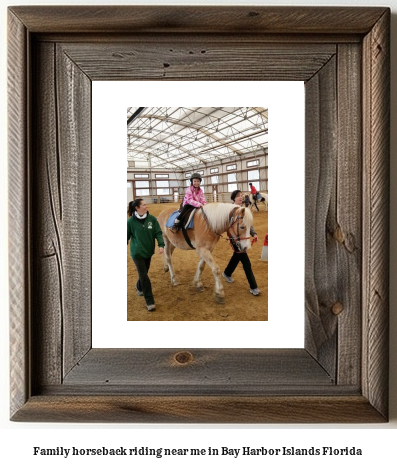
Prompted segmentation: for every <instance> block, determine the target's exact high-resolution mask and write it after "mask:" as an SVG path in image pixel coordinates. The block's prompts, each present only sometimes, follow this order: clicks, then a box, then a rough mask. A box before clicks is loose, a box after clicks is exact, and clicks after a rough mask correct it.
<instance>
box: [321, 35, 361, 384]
mask: <svg viewBox="0 0 397 471" xmlns="http://www.w3.org/2000/svg"><path fill="white" fill-rule="evenodd" d="M337 70H338V84H339V86H338V89H337V97H338V115H337V149H338V156H337V175H336V178H337V182H336V188H335V209H336V217H335V220H334V221H333V224H332V226H330V227H329V230H328V234H329V236H330V237H332V238H333V239H334V240H335V241H336V242H337V243H336V244H334V248H335V250H336V253H335V256H336V257H337V259H336V261H335V272H336V277H337V289H336V292H335V299H334V305H333V306H334V307H335V309H334V310H333V315H334V316H335V317H336V318H337V320H338V329H337V337H338V356H337V374H338V376H337V383H338V384H340V385H341V384H360V378H361V362H362V332H361V322H362V319H361V316H362V299H361V291H362V268H363V267H362V261H363V259H362V256H363V254H362V237H363V236H364V237H365V234H363V233H362V200H363V190H362V175H363V168H362V167H363V161H362V145H361V143H362V139H363V135H362V105H361V85H360V84H361V83H362V54H361V47H360V46H359V45H349V46H348V45H345V44H343V45H339V46H338V66H337Z"/></svg>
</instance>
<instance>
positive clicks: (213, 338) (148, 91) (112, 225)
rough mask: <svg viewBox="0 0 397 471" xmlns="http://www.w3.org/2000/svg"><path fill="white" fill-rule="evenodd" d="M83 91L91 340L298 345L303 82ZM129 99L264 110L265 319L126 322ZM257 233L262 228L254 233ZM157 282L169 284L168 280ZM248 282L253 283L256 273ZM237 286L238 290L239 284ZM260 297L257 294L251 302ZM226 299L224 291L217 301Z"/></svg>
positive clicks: (116, 85)
mask: <svg viewBox="0 0 397 471" xmlns="http://www.w3.org/2000/svg"><path fill="white" fill-rule="evenodd" d="M92 92H93V104H92V118H93V129H92V136H93V159H92V208H93V210H92V286H93V288H92V313H93V315H92V318H93V319H92V326H93V333H92V336H93V347H94V348H302V347H303V343H304V230H305V227H304V162H305V159H304V84H303V82H93V83H92ZM138 105H139V106H140V105H146V106H152V107H154V106H185V107H188V106H191V105H195V106H247V105H250V106H262V107H265V108H268V109H269V209H270V211H269V228H270V230H269V232H270V245H269V296H268V298H269V300H268V302H269V306H268V312H269V320H268V321H267V322H222V321H220V322H196V321H192V322H166V321H164V322H150V321H148V322H131V321H130V322H128V321H127V295H126V294H127V293H126V278H127V264H126V238H125V225H126V202H125V201H126V200H125V196H126V167H127V165H126V119H127V118H126V111H127V107H129V106H138ZM262 237H264V234H260V239H261V238H262ZM259 243H261V240H259ZM262 243H263V242H262ZM107 247H108V249H107ZM154 256H155V257H158V256H159V255H158V254H157V253H156V254H155V255H154ZM221 268H222V267H221ZM237 269H238V270H242V267H241V266H239V267H238V268H237ZM166 282H167V283H170V281H169V277H167V279H166ZM257 282H258V285H259V287H260V286H261V280H260V278H258V276H257ZM130 289H132V287H130ZM170 289H172V287H171V284H170ZM239 289H248V283H247V285H246V286H241V287H239ZM237 295H238V293H236V296H237ZM260 300H261V298H260V297H258V298H255V299H254V298H253V300H252V301H253V302H260ZM230 302H232V300H231V299H230V298H229V299H228V298H227V299H226V303H230ZM156 303H157V304H160V303H161V299H156ZM214 307H216V304H215V300H214ZM193 310H194V306H193ZM148 315H149V314H148ZM192 318H194V312H193V311H192Z"/></svg>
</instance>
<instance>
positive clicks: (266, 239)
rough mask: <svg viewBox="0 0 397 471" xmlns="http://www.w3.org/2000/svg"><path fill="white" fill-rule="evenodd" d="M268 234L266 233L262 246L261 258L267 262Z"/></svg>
mask: <svg viewBox="0 0 397 471" xmlns="http://www.w3.org/2000/svg"><path fill="white" fill-rule="evenodd" d="M267 236H268V234H266V237H265V240H264V242H263V247H262V255H261V260H265V261H266V262H267V251H268V237H267Z"/></svg>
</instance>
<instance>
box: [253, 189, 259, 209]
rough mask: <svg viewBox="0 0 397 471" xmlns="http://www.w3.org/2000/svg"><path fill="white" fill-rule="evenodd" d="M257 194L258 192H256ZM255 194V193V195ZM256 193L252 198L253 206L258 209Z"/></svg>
mask: <svg viewBox="0 0 397 471" xmlns="http://www.w3.org/2000/svg"><path fill="white" fill-rule="evenodd" d="M257 194H258V193H257ZM257 194H256V195H257ZM256 195H252V199H253V200H254V206H255V208H256V209H257V210H258V211H259V208H258V205H257V204H256Z"/></svg>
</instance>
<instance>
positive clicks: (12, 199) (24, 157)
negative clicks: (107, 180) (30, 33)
mask: <svg viewBox="0 0 397 471" xmlns="http://www.w3.org/2000/svg"><path fill="white" fill-rule="evenodd" d="M8 40H9V49H8V64H7V67H8V83H7V86H8V122H9V127H8V153H9V159H8V166H9V178H8V186H9V209H8V212H9V221H8V225H9V226H8V227H9V239H8V240H9V286H10V293H9V303H10V361H11V365H12V368H11V375H10V389H11V399H10V409H11V414H14V413H15V412H16V411H17V410H18V409H19V408H20V407H21V406H22V405H23V404H24V403H25V402H26V401H27V400H28V398H29V394H30V376H29V361H30V352H29V315H30V308H31V306H30V302H29V295H30V292H29V281H30V273H29V266H30V250H29V247H30V238H29V235H30V229H31V227H30V220H29V218H28V217H29V210H28V208H29V205H30V198H29V191H28V189H29V185H30V183H31V182H30V179H29V178H30V172H29V170H30V166H29V161H28V123H27V121H26V120H24V119H21V114H22V115H26V114H27V113H28V109H29V108H28V102H27V94H28V87H29V83H27V64H26V55H27V51H28V47H29V44H28V37H27V31H26V28H25V27H24V26H23V25H22V24H21V23H20V22H19V21H18V19H17V18H15V16H14V15H13V14H9V15H8Z"/></svg>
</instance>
